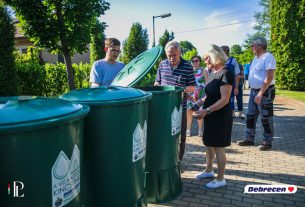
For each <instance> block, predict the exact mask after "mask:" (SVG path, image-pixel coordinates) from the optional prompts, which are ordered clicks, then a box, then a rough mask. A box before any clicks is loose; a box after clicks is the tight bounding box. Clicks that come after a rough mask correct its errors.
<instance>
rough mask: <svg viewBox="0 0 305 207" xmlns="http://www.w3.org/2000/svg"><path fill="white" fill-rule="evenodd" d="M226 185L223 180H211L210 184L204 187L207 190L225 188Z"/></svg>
mask: <svg viewBox="0 0 305 207" xmlns="http://www.w3.org/2000/svg"><path fill="white" fill-rule="evenodd" d="M226 184H227V183H226V180H225V179H222V180H217V179H215V180H212V181H211V182H209V183H207V184H206V185H205V186H206V187H207V188H219V187H222V186H225V185H226Z"/></svg>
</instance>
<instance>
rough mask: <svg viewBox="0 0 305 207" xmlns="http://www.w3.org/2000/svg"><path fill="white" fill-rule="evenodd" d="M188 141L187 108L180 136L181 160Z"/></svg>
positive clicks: (183, 115)
mask: <svg viewBox="0 0 305 207" xmlns="http://www.w3.org/2000/svg"><path fill="white" fill-rule="evenodd" d="M185 142H186V110H184V111H183V113H182V124H181V138H180V151H179V160H180V161H181V160H182V158H183V155H184V150H185Z"/></svg>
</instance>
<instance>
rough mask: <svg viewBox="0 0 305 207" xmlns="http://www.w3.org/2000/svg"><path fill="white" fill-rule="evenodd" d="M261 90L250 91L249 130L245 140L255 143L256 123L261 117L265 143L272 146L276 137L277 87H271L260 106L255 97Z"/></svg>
mask: <svg viewBox="0 0 305 207" xmlns="http://www.w3.org/2000/svg"><path fill="white" fill-rule="evenodd" d="M258 92H259V89H252V88H251V90H250V98H249V104H248V112H247V120H246V124H247V129H246V133H245V138H246V140H248V141H251V142H253V141H254V138H255V129H256V121H257V118H258V115H260V117H261V122H262V125H263V129H264V133H263V136H264V138H263V141H264V142H267V143H268V144H271V143H272V141H273V136H274V127H273V101H274V97H275V87H274V85H272V86H269V88H268V89H267V90H266V91H265V93H264V94H263V97H262V100H261V103H260V104H256V103H255V102H254V98H255V96H256V95H257V94H258Z"/></svg>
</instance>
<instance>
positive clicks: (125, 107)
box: [61, 86, 152, 207]
mask: <svg viewBox="0 0 305 207" xmlns="http://www.w3.org/2000/svg"><path fill="white" fill-rule="evenodd" d="M151 96H152V94H151V93H148V92H144V91H142V90H139V89H134V88H128V87H119V86H108V87H106V86H102V87H98V88H87V89H80V90H75V91H71V92H70V93H67V94H64V95H63V96H61V98H62V99H65V100H70V101H73V102H77V103H81V104H87V105H89V106H90V108H91V111H90V113H89V115H88V116H87V117H86V119H85V127H84V171H85V173H84V174H83V175H84V179H83V181H84V188H85V189H84V199H83V201H84V202H83V205H84V207H96V206H103V207H144V206H147V204H146V200H145V196H144V181H145V154H146V137H147V124H148V120H147V115H148V104H149V100H150V99H151Z"/></svg>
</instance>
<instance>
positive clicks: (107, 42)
mask: <svg viewBox="0 0 305 207" xmlns="http://www.w3.org/2000/svg"><path fill="white" fill-rule="evenodd" d="M113 46H121V43H120V41H119V40H118V39H116V38H106V39H105V47H113Z"/></svg>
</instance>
